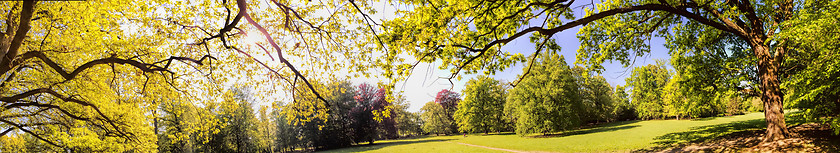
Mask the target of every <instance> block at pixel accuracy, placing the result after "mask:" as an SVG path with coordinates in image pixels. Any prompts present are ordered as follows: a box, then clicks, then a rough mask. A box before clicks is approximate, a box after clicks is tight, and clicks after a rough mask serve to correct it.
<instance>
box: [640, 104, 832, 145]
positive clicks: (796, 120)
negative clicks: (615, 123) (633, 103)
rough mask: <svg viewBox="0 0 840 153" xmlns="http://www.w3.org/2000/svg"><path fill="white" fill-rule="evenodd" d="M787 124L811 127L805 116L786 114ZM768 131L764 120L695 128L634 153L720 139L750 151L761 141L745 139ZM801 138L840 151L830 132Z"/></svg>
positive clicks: (812, 132) (659, 139)
mask: <svg viewBox="0 0 840 153" xmlns="http://www.w3.org/2000/svg"><path fill="white" fill-rule="evenodd" d="M785 122H786V123H787V125H788V127H789V128H788V129H792V128H793V127H797V126H800V125H803V124H806V123H808V122H807V121H806V120H805V118H804V117H803V116H802V113H801V112H791V113H789V114H786V115H785ZM766 127H767V125H766V122H765V121H764V119H753V120H746V121H740V122H732V123H726V124H717V125H708V126H700V127H694V128H692V129H691V130H690V131H686V132H677V133H669V134H665V135H662V136H659V137H656V138H654V139H655V142H654V144H657V145H658V146H656V147H653V148H648V149H642V150H636V151H634V152H653V151H657V150H663V149H666V148H670V147H676V146H680V145H685V144H689V143H704V142H715V141H714V140H718V139H721V140H723V139H727V140H736V143H735V145H734V147H736V148H749V147H753V146H755V145H757V144H758V143H759V141H758V140H749V139H741V138H749V137H760V136H761V135H763V134H764V132H765V128H766ZM798 134H801V135H802V136H803V137H810V138H816V139H820V141H815V142H814V145H816V147H821V148H825V149H827V150H838V148H839V147H840V137H838V136H833V135H831V134H830V131H828V130H807V131H801V132H799V133H798Z"/></svg>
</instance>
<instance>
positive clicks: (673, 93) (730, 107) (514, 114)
mask: <svg viewBox="0 0 840 153" xmlns="http://www.w3.org/2000/svg"><path fill="white" fill-rule="evenodd" d="M538 59H539V60H538V61H534V62H536V63H529V65H530V66H529V67H526V68H524V69H523V73H524V74H527V76H525V77H524V79H522V80H521V81H520V82H516V83H510V84H509V83H502V82H501V81H499V80H494V79H492V78H489V77H485V76H478V77H476V78H474V79H472V80H470V81H468V82H467V85H466V88H465V89H464V91H463V93H464V99H463V100H460V101H459V100H450V99H452V98H442V97H458V96H457V95H458V94H457V93H454V92H451V91H448V90H444V91H441V92H440V93H438V96H437V99H436V100H435V101H433V102H428V103H426V105H424V106H423V108H422V114H421V118H422V120H423V121H424V123H425V124H424V125H423V130H424V131H426V132H429V133H433V134H453V133H458V132H468V133H485V134H487V133H490V132H503V131H515V132H516V133H518V134H520V135H527V134H532V133H541V134H551V133H555V132H561V131H566V130H572V129H578V128H581V127H585V126H589V125H593V124H598V123H605V122H614V121H625V120H635V119H643V120H646V119H671V118H676V119H680V118H697V117H710V116H723V115H733V114H743V113H744V112H750V111H760V110H762V109H761V108H762V106H761V101H760V100H758V99H757V98H751V97H750V96H746V95H743V94H740V93H739V92H737V91H726V90H724V89H723V88H722V87H717V86H709V87H703V88H697V87H694V86H687V85H685V84H686V82H688V81H686V80H685V78H683V77H681V76H680V75H678V74H677V73H674V72H671V71H670V70H669V69H668V68H667V67H666V66H665V64H666V63H665V62H664V61H658V62H657V64H655V65H653V64H652V65H647V66H642V67H639V68H635V69H633V70H632V74H631V77H630V78H628V79H627V86H626V87H625V86H615V87H612V86H611V85H610V84H609V83H608V82H607V81H606V79H605V78H604V77H603V76H600V75H595V73H593V72H590V71H587V70H586V69H585V68H583V67H570V66H568V64H566V63H565V59H564V58H563V57H562V56H560V55H557V54H554V53H549V54H546V55H543V56H542V57H541V58H538ZM520 77H522V76H520ZM510 85H513V87H512V88H511V86H510ZM627 88H629V90H628V89H627ZM628 92H629V93H628ZM452 95H455V96H452ZM453 102H454V103H453ZM453 104H454V105H455V106H454V107H453V106H452V105H453ZM453 108H454V109H453Z"/></svg>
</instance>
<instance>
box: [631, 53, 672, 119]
mask: <svg viewBox="0 0 840 153" xmlns="http://www.w3.org/2000/svg"><path fill="white" fill-rule="evenodd" d="M670 79H671V72H670V71H669V70H668V68H666V67H665V62H663V61H657V63H656V65H653V64H649V65H646V66H643V67H637V68H634V69H633V72H632V74H631V75H630V77H629V78H627V86H630V87H631V90H630V99H632V100H633V101H632V102H633V103H634V105H635V106H636V108H635V109H636V112H637V113H638V115H639V118H642V119H656V118H663V117H665V113H666V112H665V103H664V101H663V100H662V93H663V89H664V88H665V85H666V84H667V83H668V80H670Z"/></svg>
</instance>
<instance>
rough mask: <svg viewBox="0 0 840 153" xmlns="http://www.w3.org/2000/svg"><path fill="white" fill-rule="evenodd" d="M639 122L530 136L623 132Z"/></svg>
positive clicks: (625, 122) (609, 124) (549, 136)
mask: <svg viewBox="0 0 840 153" xmlns="http://www.w3.org/2000/svg"><path fill="white" fill-rule="evenodd" d="M636 122H640V121H623V122H614V123H607V124H603V125H598V126H596V127H592V128H585V129H579V130H573V131H567V132H561V133H556V134H548V135H538V136H530V137H531V138H556V137H567V136H573V135H581V134H589V133H598V132H610V131H618V130H625V129H631V128H636V127H639V126H640V125H627V124H632V123H636Z"/></svg>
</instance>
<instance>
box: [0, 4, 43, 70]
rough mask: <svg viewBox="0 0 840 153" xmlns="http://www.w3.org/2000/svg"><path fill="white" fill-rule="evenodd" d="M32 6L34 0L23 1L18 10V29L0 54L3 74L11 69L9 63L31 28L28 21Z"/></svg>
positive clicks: (0, 66) (0, 67)
mask: <svg viewBox="0 0 840 153" xmlns="http://www.w3.org/2000/svg"><path fill="white" fill-rule="evenodd" d="M34 7H35V1H23V10H21V11H20V21H19V24H18V27H17V28H18V29H17V31H16V32H15V36H14V37H13V38H12V41H11V43H10V44H9V50H8V51H4V52H3V54H2V55H0V74H5V73H6V72H7V71H9V70H10V69H12V65H9V64H10V63H11V61H12V60H13V59H14V58H15V56H17V54H18V51H19V50H20V46H21V45H22V43H23V39H24V38H26V34H27V33H29V28H31V27H30V26H29V22H30V21H31V19H32V13H33V12H34V11H35V8H34ZM6 22H9V21H6Z"/></svg>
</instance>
